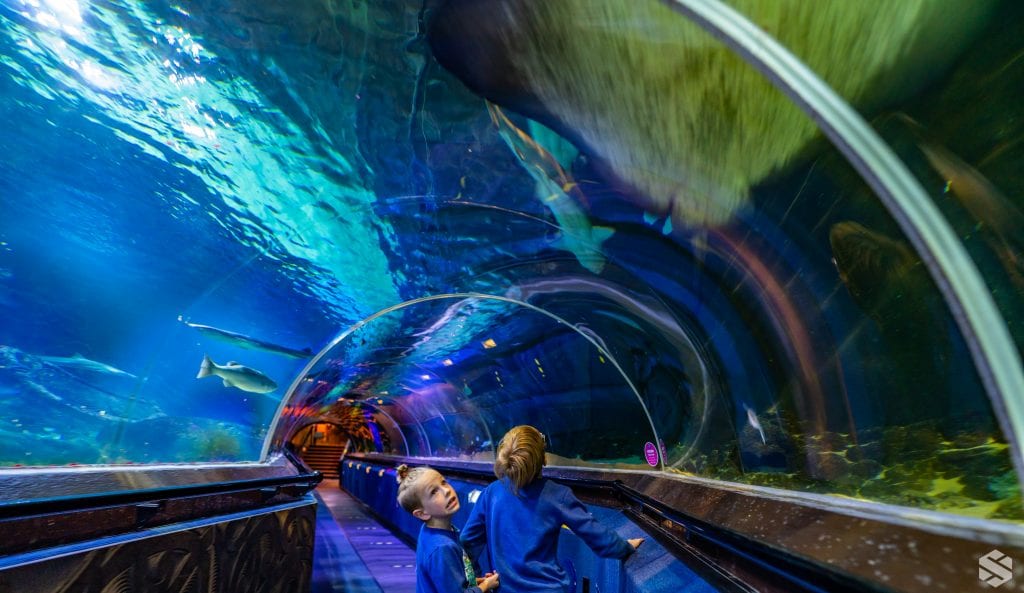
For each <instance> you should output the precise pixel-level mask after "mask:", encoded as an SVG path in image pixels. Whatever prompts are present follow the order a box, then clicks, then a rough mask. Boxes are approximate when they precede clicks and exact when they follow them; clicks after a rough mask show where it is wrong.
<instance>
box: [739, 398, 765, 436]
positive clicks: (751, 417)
mask: <svg viewBox="0 0 1024 593" xmlns="http://www.w3.org/2000/svg"><path fill="white" fill-rule="evenodd" d="M743 407H744V408H746V409H747V422H748V423H749V424H750V426H751V427H752V428H753V429H754V430H756V431H757V432H758V433H759V434H760V435H761V442H762V443H764V444H768V441H767V440H766V439H765V438H764V428H762V427H761V421H760V420H758V419H757V414H755V413H754V409H753V408H751V407H750V406H748V405H746V404H743Z"/></svg>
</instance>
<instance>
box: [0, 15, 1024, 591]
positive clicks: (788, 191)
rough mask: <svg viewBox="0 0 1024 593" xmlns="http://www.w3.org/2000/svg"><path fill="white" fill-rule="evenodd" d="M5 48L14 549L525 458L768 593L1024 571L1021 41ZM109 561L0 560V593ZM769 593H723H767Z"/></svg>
mask: <svg viewBox="0 0 1024 593" xmlns="http://www.w3.org/2000/svg"><path fill="white" fill-rule="evenodd" d="M0 23H2V27H0V31H2V33H0V44H2V51H0V89H2V93H3V97H4V100H3V101H2V102H0V112H2V120H3V127H2V129H0V154H2V159H0V312H2V320H3V321H2V322H0V522H7V523H8V526H7V527H6V528H5V531H7V532H8V533H19V534H22V533H25V534H27V533H30V532H31V531H32V530H33V529H34V528H32V527H27V526H30V525H38V524H39V523H38V521H42V520H43V519H40V517H48V516H54V515H55V514H56V515H60V516H63V517H72V516H73V515H74V513H76V512H86V511H84V510H83V508H84V507H82V508H80V507H78V506H76V504H78V503H77V502H76V501H79V502H82V504H86V503H87V502H88V501H100V502H99V503H88V504H100V505H101V506H104V505H106V506H104V508H107V507H111V505H113V506H117V505H118V504H121V502H118V501H123V500H127V501H129V502H131V504H135V505H138V504H143V503H144V502H145V501H149V500H150V498H152V497H153V496H155V495H152V493H154V492H160V493H162V494H160V496H157V497H156V498H159V499H160V507H159V509H160V510H159V511H158V512H157V511H154V512H157V514H158V515H160V514H161V513H164V512H167V513H170V510H168V509H170V508H171V507H172V506H173V505H172V504H171V503H166V504H165V502H166V501H167V500H169V499H170V498H171V497H170V496H169V495H167V494H166V492H165V491H164V490H161V489H165V488H172V487H173V488H184V489H185V490H184V491H182V492H183V494H182V496H183V497H187V496H213V495H214V494H217V493H220V494H218V496H220V495H222V494H223V493H225V492H236V491H240V490H239V489H240V488H241V487H240V486H237V484H240V483H242V482H245V483H246V484H249V483H250V482H251V483H252V484H255V485H254V486H252V488H257V487H258V488H262V492H264V494H266V496H264V497H263V498H259V497H256V498H257V499H258V501H257V502H253V503H252V504H253V505H255V506H254V507H253V508H255V507H258V506H259V505H260V504H264V502H265V501H266V500H274V501H279V500H281V499H282V497H287V496H292V498H293V499H294V500H302V499H303V497H308V496H310V495H309V494H307V491H308V490H309V489H310V488H312V487H313V486H315V485H316V484H315V482H316V481H317V480H319V478H320V476H316V474H312V473H310V472H312V471H313V470H312V469H311V468H312V464H311V463H310V460H309V458H308V457H307V455H306V454H307V453H309V452H311V451H313V450H315V449H317V448H318V445H324V446H326V445H325V444H326V443H330V445H337V447H336V448H337V449H338V450H343V453H340V452H334V453H333V457H332V458H331V460H330V462H329V464H328V465H329V466H337V465H344V463H339V461H338V459H339V456H340V455H344V458H345V459H347V460H350V461H352V462H353V463H358V464H360V467H362V465H363V464H366V465H365V467H366V472H369V471H370V468H371V466H372V467H373V468H379V469H380V472H381V473H380V475H382V476H383V475H384V474H385V472H386V471H390V468H393V467H394V465H395V464H397V463H400V462H405V463H410V464H427V463H429V464H431V465H433V466H437V467H441V468H449V469H451V471H453V472H456V473H458V472H462V475H463V477H467V476H468V477H467V479H469V480H470V482H472V481H473V480H474V479H477V480H480V479H484V478H486V477H487V475H488V474H490V473H491V464H492V463H493V461H494V458H495V449H496V446H497V444H498V442H499V440H500V439H501V437H502V435H504V434H505V432H506V431H508V430H509V429H510V428H512V427H514V426H517V425H522V424H529V425H533V426H535V427H537V428H538V429H539V430H540V431H541V432H542V433H543V434H544V435H545V437H546V440H547V446H548V457H547V470H546V471H547V472H549V473H550V475H551V476H552V477H553V478H556V479H562V480H565V481H566V482H567V483H572V481H573V480H576V481H577V482H578V481H580V480H583V481H591V482H594V481H596V482H601V483H602V484H604V486H602V488H604V487H605V486H607V487H609V488H611V487H615V488H622V489H624V490H623V491H628V493H631V494H630V496H633V495H634V494H635V495H636V497H637V498H635V499H634V498H630V499H629V500H630V501H632V502H629V503H628V504H626V503H624V504H625V506H626V507H627V508H633V509H634V510H635V509H636V508H643V509H648V508H651V509H654V508H656V509H660V510H659V511H658V512H659V513H663V514H662V515H658V517H659V518H658V519H657V520H655V521H654V523H656V524H660V525H662V526H665V525H667V526H668V527H666V528H665V529H666V533H668V534H669V535H668V536H666V537H667V538H669V539H671V537H670V536H671V533H672V532H673V530H675V532H677V533H683V532H685V533H687V534H694V535H692V537H693V538H695V539H694V540H692V541H691V543H693V542H695V541H696V540H697V539H700V538H702V537H705V535H706V534H707V533H715V534H718V535H717V536H714V537H712V536H707V537H708V538H710V539H714V541H716V542H718V543H717V544H715V550H716V552H715V553H714V554H711V553H708V554H706V555H705V556H702V558H707V557H714V558H717V559H718V560H719V561H720V562H719V564H720V565H721V566H726V565H730V564H729V562H731V561H726V560H723V558H733V555H735V557H742V558H745V559H746V560H743V561H737V562H739V563H740V564H742V563H743V562H748V561H749V562H752V565H753V564H757V565H758V566H760V567H761V568H758V569H757V570H764V566H765V565H771V564H772V563H778V566H781V567H783V568H780V569H779V570H780V571H783V572H785V571H789V572H792V573H794V574H796V573H799V575H802V576H799V577H798V578H797V577H794V579H796V580H794V581H792V582H794V583H795V582H797V581H799V582H800V583H803V584H801V585H800V586H799V587H798V586H796V585H791V586H792V588H791V589H788V590H801V591H804V590H807V591H812V590H813V591H819V590H844V591H845V590H866V591H875V590H878V591H883V590H884V591H915V590H922V591H923V590H928V591H932V590H961V591H966V590H974V589H972V587H979V589H978V590H981V589H982V588H985V587H990V586H992V584H991V583H992V582H995V581H991V582H986V579H985V577H984V576H979V572H978V571H979V570H984V569H983V568H979V566H982V565H979V562H982V563H983V562H984V557H983V555H984V554H986V553H987V552H989V550H993V551H1001V552H1000V555H1002V556H1005V557H1006V558H1011V557H1012V559H1013V562H1016V563H1017V565H1018V567H1019V566H1024V507H1022V499H1021V486H1022V481H1024V456H1022V455H1024V454H1022V439H1024V368H1022V364H1021V349H1022V347H1024V265H1022V261H1024V260H1022V258H1024V213H1022V206H1021V200H1022V199H1024V177H1022V171H1024V168H1022V163H1024V142H1022V141H1021V140H1022V138H1024V103H1022V102H1021V101H1020V100H1019V97H1020V95H1021V92H1022V90H1024V60H1021V55H1024V6H1022V5H1020V4H1019V3H1016V2H1010V1H999V0H905V1H901V2H881V1H870V2H869V1H865V2H857V3H838V2H836V3H807V2H805V3H801V2H796V1H788V0H779V1H778V2H770V3H764V2H754V1H753V0H730V1H727V2H725V3H720V2H718V1H712V0H703V1H698V0H660V1H656V0H631V1H628V2H627V1H623V0H561V1H559V2H542V1H538V0H394V1H389V2H364V1H361V0H346V1H339V2H334V1H316V0H301V1H293V2H283V1H268V2H243V1H240V0H221V1H210V0H196V1H193V2H179V3H175V2H167V1H164V0H154V1H151V2H145V3H141V2H129V1H125V0H106V1H103V2H99V1H96V0H0ZM303 460H305V461H303ZM342 469H344V468H342ZM311 475H312V476H315V479H314V480H313V482H312V483H307V482H309V480H310V479H312V478H310V477H309V476H311ZM473 476H476V477H475V478H474V477H473ZM480 476H483V478H481V477H480ZM345 479H346V478H345V477H344V476H343V477H342V478H341V480H342V482H343V484H342V485H343V486H344V480H345ZM490 479H493V474H491V475H490ZM261 480H262V481H261ZM304 480H305V481H304ZM257 482H259V483H258V484H257ZM328 483H329V480H328V481H325V482H323V483H322V485H321V486H320V487H319V489H322V488H325V486H324V485H325V484H328ZM231 484H236V486H231ZM608 485H612V486H608ZM332 487H333V488H334V489H335V490H336V489H337V484H335V485H334V486H332ZM267 488H270V489H271V491H270V493H269V494H267V492H268V491H267ZM289 488H292V489H293V490H295V492H292V490H289ZM353 488H354V487H353ZM347 489H349V490H351V489H352V488H348V487H347ZM290 492H292V494H289V493H290ZM239 496H241V495H239ZM112 497H113V498H112ZM147 497H148V498H147ZM268 497H269V498H268ZM83 501H84V502H83ZM636 501H641V502H636ZM101 503H102V504H101ZM232 504H235V503H232ZM238 504H241V503H238ZM247 504H248V503H247ZM631 505H632V506H631ZM636 505H639V506H636ZM208 506H210V505H208ZM214 506H215V505H214ZM371 506H372V505H371ZM392 506H393V505H392ZM90 508H92V507H90ZM111 508H112V507H111ZM217 508H218V509H221V510H222V511H223V512H224V513H229V512H235V511H236V510H238V509H240V508H242V507H241V506H230V505H228V506H218V507H217ZM88 512H98V511H95V510H90V511H88ZM138 512H142V511H138ZM636 512H637V515H638V516H646V515H645V513H647V511H646V510H641V511H636ZM189 513H193V512H192V511H189ZM196 513H198V511H196ZM196 513H193V514H188V517H189V520H195V519H196V518H197V517H199V516H200V515H198V514H196ZM186 514H187V513H186ZM182 516H184V515H182ZM95 517H98V516H94V518H95ZM69 520H70V519H69ZM104 520H105V519H97V521H98V523H97V524H98V525H100V526H101V527H96V528H95V529H96V531H95V532H89V533H85V532H82V531H81V530H80V529H79V530H78V531H75V533H74V534H70V535H67V536H66V537H65V536H60V535H54V536H53V537H50V538H49V539H47V538H46V537H42V538H41V539H40V536H32V537H28V536H26V537H28V539H24V538H23V539H22V540H18V541H16V542H15V543H11V544H9V545H8V546H6V547H3V546H0V554H3V555H7V557H8V561H6V562H5V561H4V560H3V556H0V590H2V589H3V587H2V585H3V584H4V583H5V582H8V581H5V580H4V579H5V578H6V577H4V576H3V575H4V571H5V570H7V569H8V568H9V569H11V570H15V571H16V570H20V569H19V567H23V566H27V565H28V564H26V563H27V562H28V561H27V560H25V557H26V556H25V555H26V554H29V555H34V556H32V557H33V558H35V559H36V560H38V559H39V558H46V557H48V556H50V555H52V554H51V553H50V552H48V550H51V549H52V550H56V549H57V547H58V546H64V545H71V544H73V543H75V542H79V541H85V540H88V539H89V538H92V537H113V536H117V534H118V529H121V528H116V527H111V528H110V529H109V530H104V529H103V528H102V523H103V521H104ZM33 521H36V523H33ZM167 522H171V521H170V519H167ZM865 522H867V523H865ZM115 523H116V522H115ZM129 523H131V522H130V521H129ZM637 524H640V522H637ZM139 525H141V523H139V522H138V520H137V519H136V521H135V523H132V524H131V528H130V529H128V528H123V529H121V531H124V530H126V529H127V530H131V529H138V528H139ZM811 525H819V526H820V525H824V526H826V527H827V529H830V530H832V529H835V530H836V531H835V532H830V535H829V537H830V538H831V539H830V540H829V542H830V543H827V544H822V543H820V542H821V541H824V540H823V539H820V538H819V539H817V540H816V539H814V538H812V537H810V536H806V537H805V536H804V535H801V534H802V533H806V532H805V531H801V530H802V529H804V528H805V527H808V526H811ZM864 525H873V526H874V527H871V528H870V529H869V528H868V527H864ZM847 527H848V528H849V530H847V531H845V535H844V534H843V533H839V531H838V530H840V529H846V528H847ZM8 530H10V531H8ZM872 530H875V531H872ZM876 532H885V533H889V532H892V533H896V534H897V535H896V536H893V537H899V538H902V539H901V540H900V542H901V543H899V544H896V543H893V544H892V545H893V546H896V547H894V548H886V547H885V546H886V545H888V544H886V543H884V542H882V543H880V540H877V538H875V540H874V541H873V540H872V533H876ZM648 533H652V532H651V531H650V530H648ZM701 534H705V535H701ZM651 537H655V536H654V535H651ZM686 537H691V535H687V536H686ZM815 537H818V536H817V535H816V536H815ZM820 537H821V538H824V537H825V536H823V535H822V536H820ZM715 538H717V539H715ZM15 539H17V538H15ZM684 539H685V538H684ZM659 541H662V543H661V544H659V545H664V546H665V547H666V548H667V549H670V551H671V550H672V549H673V548H672V546H671V545H670V544H669V543H665V541H667V540H665V538H662V540H659ZM688 541H689V540H688ZM19 542H20V543H19ZM723 542H725V543H723ZM816 542H818V543H816ZM908 542H909V543H908ZM915 542H924V543H921V544H920V546H921V547H920V550H918V549H917V548H915V546H917V545H918V544H917V543H915ZM694 545H696V544H694ZM928 546H932V547H931V548H929V547H928ZM933 549H934V550H943V551H942V552H935V554H934V555H932V553H931V552H930V550H933ZM53 554H56V552H53ZM670 556H671V557H672V558H673V560H672V562H678V563H682V564H686V563H687V562H688V561H687V556H686V555H685V554H682V555H681V554H679V553H674V554H670ZM751 557H757V558H760V559H761V560H758V561H757V562H754V561H750V560H749V558H751ZM766 558H767V559H768V560H765V559H766ZM997 560H998V558H997ZM33 561H35V560H33ZM1003 565H1004V566H1005V565H1006V563H1005V562H1003ZM792 567H796V568H792ZM628 569H629V565H628V564H627V565H626V570H627V572H628ZM715 570H716V571H719V572H722V571H725V572H728V570H727V569H721V570H719V569H715ZM751 570H754V569H751ZM993 570H994V571H995V572H994V574H995V575H996V577H998V576H999V574H1000V573H999V571H998V570H996V569H993ZM1011 570H1012V569H1011ZM741 572H742V571H741ZM776 572H778V571H776ZM819 573H821V574H827V575H831V576H828V577H827V578H824V579H825V580H824V581H816V580H815V579H817V578H819V577H818V576H815V575H818V574H819ZM737 574H739V573H734V576H733V577H730V578H729V579H726V580H728V581H729V582H730V583H733V581H736V582H741V584H742V582H743V581H744V577H743V575H742V574H739V576H736V575H737ZM989 574H992V573H989ZM1009 574H1013V573H1009ZM808 575H810V576H808ZM836 575H838V576H836ZM996 577H993V578H996ZM18 578H20V577H18ZM630 578H632V577H630ZM638 578H639V577H638ZM1005 578H1006V580H1004V581H1003V582H1001V583H1000V585H1002V586H1003V587H1004V590H1024V577H1021V576H1020V575H1017V576H1016V577H1015V578H1014V577H1011V576H1007V577H1005ZM730 579H731V580H730ZM755 581H757V579H754V581H746V582H747V584H746V585H742V586H740V585H735V583H733V585H730V586H735V587H739V588H735V589H729V588H728V587H724V586H723V587H724V588H722V589H714V590H787V589H786V588H785V587H783V588H781V589H780V588H776V589H772V588H771V587H769V586H767V585H765V586H764V588H762V587H761V586H759V585H757V584H756V583H755ZM10 582H21V581H17V579H15V580H14V581H10ZM757 582H760V581H757ZM808 582H810V583H812V585H807V584H806V583H808ZM816 582H826V583H833V584H835V583H840V584H841V586H840V585H839V584H835V585H834V587H830V586H828V585H813V583H816ZM815 586H817V587H818V588H814V587H815ZM637 587H638V588H637V589H636V590H654V589H649V588H645V586H644V585H643V582H640V584H638V585H637ZM743 587H747V588H745V589H744V588H743ZM800 587H804V588H800ZM68 590H71V589H68ZM97 590H98V589H97ZM140 590H141V589H140ZM182 590H184V589H182ZM283 590H284V589H283ZM623 590H626V589H623Z"/></svg>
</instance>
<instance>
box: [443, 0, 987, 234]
mask: <svg viewBox="0 0 1024 593" xmlns="http://www.w3.org/2000/svg"><path fill="white" fill-rule="evenodd" d="M671 4H672V3H671V2H624V1H622V0H558V1H557V2H553V1H551V0H445V1H443V2H440V3H439V4H438V7H437V8H436V9H435V10H432V11H431V12H430V14H429V17H428V18H427V19H426V21H425V33H426V41H427V44H428V45H429V47H430V49H431V52H432V53H433V55H434V57H435V58H436V59H437V61H438V63H439V64H440V65H441V66H442V67H444V68H445V69H446V70H448V71H449V72H451V73H452V74H453V75H454V76H455V77H456V78H457V79H459V80H460V81H461V82H462V83H463V84H464V85H465V86H466V87H468V88H469V90H470V91H473V92H474V93H476V94H478V95H480V96H482V97H483V98H485V99H487V100H489V101H491V102H493V103H495V104H497V105H500V106H501V107H503V108H507V109H509V110H511V111H514V112H516V113H518V114H520V115H523V116H526V117H529V118H531V119H534V120H537V121H539V122H540V123H542V124H544V125H545V126H547V127H549V128H551V129H553V130H555V131H556V132H558V133H559V134H560V135H561V136H563V137H564V138H567V139H568V140H570V141H571V142H572V143H573V144H574V145H575V146H576V147H577V148H578V149H579V150H580V151H581V152H582V153H584V154H585V155H586V156H587V157H588V158H589V159H591V160H592V162H593V163H594V165H595V169H596V170H598V171H600V172H601V173H602V177H604V178H605V180H606V181H607V182H608V183H610V184H612V185H614V186H615V187H616V188H617V189H620V190H621V192H620V193H621V195H622V196H624V197H626V198H627V199H630V200H631V201H634V202H636V203H637V204H638V205H639V206H640V207H641V208H643V209H644V210H646V211H648V212H650V213H652V214H655V215H657V216H659V217H660V216H668V217H669V218H670V219H671V221H672V228H674V229H676V230H680V231H681V230H683V229H693V228H700V227H719V226H722V225H726V224H728V223H729V222H731V221H732V220H733V219H734V218H735V216H736V214H737V213H738V212H740V211H741V209H743V208H744V207H745V206H747V205H748V204H749V202H750V193H751V188H752V187H754V186H756V185H757V184H759V183H761V182H762V181H764V180H766V179H769V178H770V177H772V176H774V175H777V174H780V173H784V172H785V171H787V170H790V169H791V168H793V167H794V166H797V165H799V164H801V163H802V162H805V161H806V160H807V159H808V158H810V157H811V156H812V154H811V153H813V151H814V142H815V141H816V140H817V139H818V137H819V136H820V131H819V129H818V126H817V125H816V124H815V122H814V121H813V119H812V118H810V117H808V116H807V115H806V114H805V113H804V112H803V111H802V110H801V109H800V108H799V107H797V105H796V104H795V103H794V102H793V101H792V100H790V99H789V98H788V97H787V96H786V95H785V94H784V93H782V92H779V91H778V90H777V89H776V88H774V87H773V86H772V84H771V82H770V81H769V80H768V78H767V77H765V76H764V75H763V74H761V72H759V71H758V70H757V69H756V68H754V67H751V66H750V65H748V64H746V63H745V62H744V60H743V59H742V58H741V57H740V56H739V55H738V54H737V53H734V52H733V51H730V49H729V48H728V47H726V45H724V44H722V43H720V42H718V41H717V40H716V39H714V38H713V37H712V35H710V34H708V33H706V32H705V31H704V30H703V29H701V28H700V27H699V26H698V25H696V24H694V23H692V22H690V20H689V19H687V18H686V17H685V16H683V15H681V14H678V13H677V12H676V11H675V10H673V8H672V7H671V6H670V5H671ZM729 5H730V6H731V7H732V8H734V9H735V10H736V11H737V12H739V13H742V14H744V15H746V16H747V17H748V18H749V19H750V20H751V21H752V22H754V23H756V24H757V25H756V26H757V27H759V28H760V29H762V30H764V32H765V33H766V34H767V35H769V36H772V37H775V38H777V39H778V40H779V42H780V43H781V45H783V46H784V47H786V48H788V49H789V50H790V51H791V52H792V53H793V54H794V55H795V56H797V57H798V58H799V59H800V60H802V61H803V62H804V63H806V64H807V66H808V67H809V68H810V69H811V70H812V71H814V72H815V73H817V74H818V75H819V76H820V77H821V78H822V79H823V80H824V82H825V83H826V84H828V85H830V86H831V87H832V88H833V89H834V90H835V91H836V93H837V94H838V95H840V96H841V97H842V98H844V99H846V100H847V101H848V102H850V103H851V104H853V105H855V106H857V107H860V108H862V109H863V110H870V109H872V108H874V107H876V106H878V105H884V104H887V103H890V102H893V101H895V100H898V99H900V98H902V97H905V96H907V95H909V94H910V93H912V92H914V91H916V90H917V89H920V88H921V87H922V86H923V85H924V84H926V83H927V82H928V77H929V76H931V75H933V74H936V73H939V72H942V71H943V70H945V69H946V68H947V67H948V66H949V65H950V64H951V63H953V61H954V59H955V58H956V57H957V55H959V54H960V53H961V52H962V51H963V50H964V49H965V48H966V47H968V45H969V43H970V42H971V41H972V40H973V38H974V37H975V36H977V34H978V33H979V32H980V31H981V30H983V28H984V26H985V24H986V23H987V22H988V21H989V20H990V18H991V16H992V14H993V13H994V7H995V6H996V3H995V2H993V1H992V0H980V1H979V0H905V1H903V2H826V3H815V2H786V3H777V2H760V1H757V0H733V1H732V2H730V3H729ZM950 14H956V15H957V18H956V19H950V18H949V16H948V15H950Z"/></svg>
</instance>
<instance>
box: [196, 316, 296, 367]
mask: <svg viewBox="0 0 1024 593" xmlns="http://www.w3.org/2000/svg"><path fill="white" fill-rule="evenodd" d="M178 321H181V322H182V323H184V324H185V325H187V326H189V327H191V328H192V329H195V330H198V331H199V333H201V334H203V335H206V336H210V337H211V338H215V339H218V340H221V341H223V342H230V343H232V344H235V345H237V346H241V347H242V348H248V349H250V350H263V351H265V352H273V353H274V354H282V355H284V356H291V357H292V358H309V357H311V356H313V351H312V350H311V349H309V348H303V349H302V350H296V349H295V348H289V347H287V346H281V345H280V344H274V343H272V342H265V341H263V340H260V339H257V338H253V337H251V336H247V335H245V334H240V333H237V332H233V331H228V330H226V329H220V328H219V327H213V326H210V325H202V324H199V323H192V322H189V321H185V320H184V319H183V318H182V317H181V316H179V317H178Z"/></svg>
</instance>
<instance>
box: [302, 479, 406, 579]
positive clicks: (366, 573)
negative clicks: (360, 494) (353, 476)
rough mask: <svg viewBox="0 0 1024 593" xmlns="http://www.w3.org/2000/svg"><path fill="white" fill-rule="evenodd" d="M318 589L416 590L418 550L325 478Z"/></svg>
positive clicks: (318, 546) (316, 571) (320, 511)
mask: <svg viewBox="0 0 1024 593" xmlns="http://www.w3.org/2000/svg"><path fill="white" fill-rule="evenodd" d="M316 497H317V499H318V500H319V502H320V504H319V505H318V506H317V514H316V541H315V543H314V550H313V553H314V560H313V587H312V593H340V592H344V593H412V592H413V591H415V590H416V568H415V566H416V552H415V551H413V550H412V549H410V548H409V546H407V545H405V543H403V542H402V541H401V540H400V539H398V538H397V537H395V536H394V535H392V534H391V532H390V531H388V530H387V529H386V528H384V527H382V526H381V525H380V524H379V523H377V521H376V520H374V519H373V518H372V517H371V516H370V515H369V514H367V513H366V511H365V510H364V508H363V507H362V505H360V504H359V503H358V502H356V500H355V499H354V498H352V497H351V496H349V495H348V494H347V493H345V492H343V491H342V490H340V489H339V488H338V481H337V480H324V481H323V482H321V483H320V486H319V487H318V488H317V489H316Z"/></svg>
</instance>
